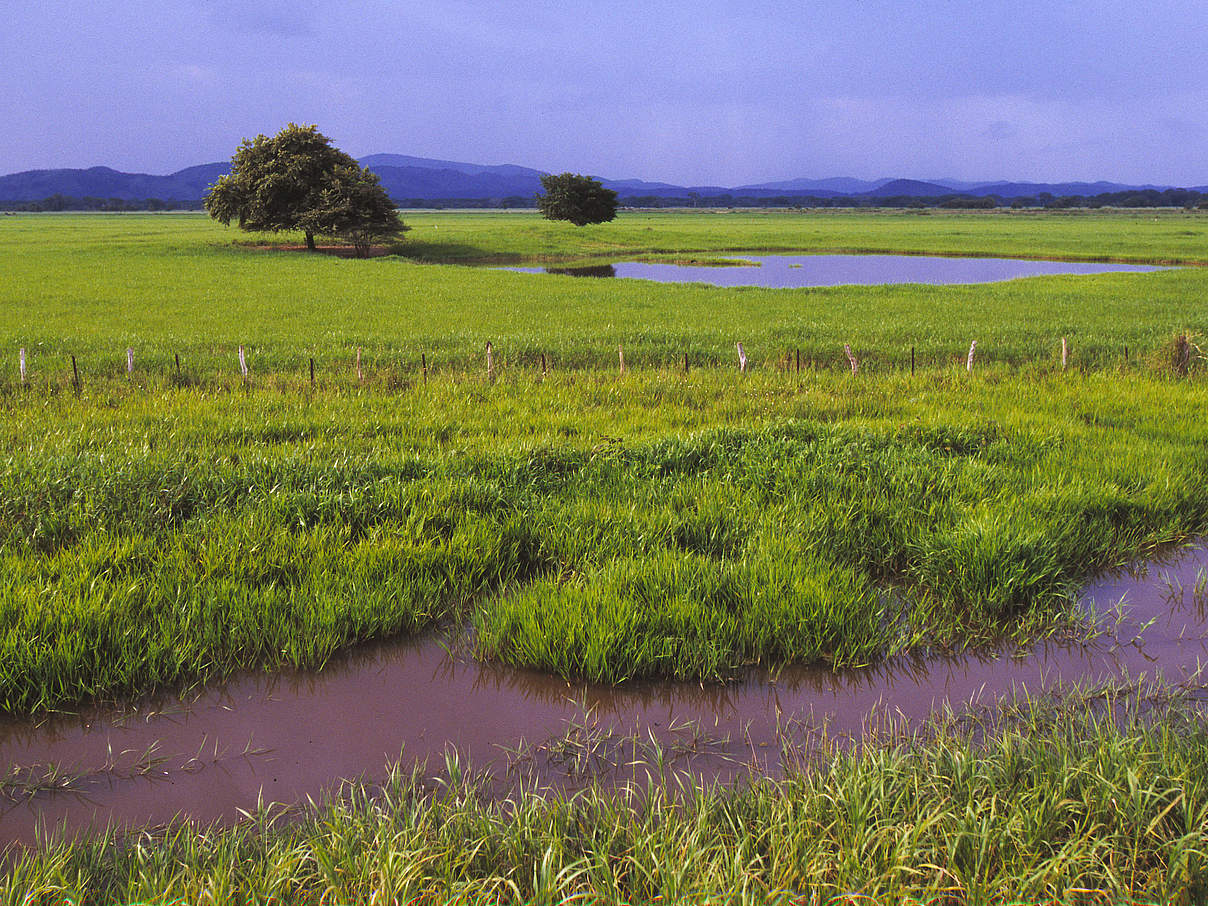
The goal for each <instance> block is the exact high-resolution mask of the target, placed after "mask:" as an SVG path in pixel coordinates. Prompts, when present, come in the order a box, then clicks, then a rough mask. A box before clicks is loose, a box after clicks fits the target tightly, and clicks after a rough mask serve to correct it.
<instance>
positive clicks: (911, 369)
mask: <svg viewBox="0 0 1208 906" xmlns="http://www.w3.org/2000/svg"><path fill="white" fill-rule="evenodd" d="M910 376H911V377H914V347H913V346H911V347H910Z"/></svg>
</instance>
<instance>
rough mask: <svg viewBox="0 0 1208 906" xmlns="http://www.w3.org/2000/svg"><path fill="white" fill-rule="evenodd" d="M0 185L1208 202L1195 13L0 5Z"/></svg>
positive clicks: (812, 4)
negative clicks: (141, 176)
mask: <svg viewBox="0 0 1208 906" xmlns="http://www.w3.org/2000/svg"><path fill="white" fill-rule="evenodd" d="M0 15H2V17H3V18H2V20H0V21H3V23H4V27H3V29H0V59H3V61H4V65H3V67H2V68H0V124H2V125H0V173H10V172H14V171H18V170H26V169H34V168H42V167H87V166H93V165H97V164H105V165H108V166H112V167H116V168H118V169H121V170H133V171H141V172H149V173H168V172H171V171H173V170H176V169H179V168H181V167H185V166H190V165H192V164H196V163H204V162H209V161H215V160H225V159H227V158H229V157H230V156H231V154H232V153H233V152H234V150H235V147H236V146H237V145H238V143H239V141H240V139H242V138H243V137H244V136H251V135H255V134H257V133H260V132H264V133H270V134H271V133H273V132H276V131H277V130H278V129H280V128H281V127H282V126H284V125H285V124H286V123H287V122H290V121H295V122H299V123H317V124H318V125H319V128H320V129H321V130H322V131H323V132H324V133H326V134H327V135H329V136H330V137H331V138H332V139H333V140H334V141H335V143H336V144H337V145H339V146H340V147H341V148H343V149H344V150H345V151H348V152H349V153H350V154H353V155H355V156H358V157H359V156H363V155H366V154H371V153H375V152H394V153H400V154H413V155H418V156H421V157H441V158H446V159H452V160H462V161H471V162H475V163H488V164H495V163H517V164H522V165H525V166H532V167H537V168H540V169H545V170H551V171H562V170H575V171H579V172H584V173H591V174H595V175H598V176H605V177H610V178H627V177H640V178H645V179H652V180H665V181H668V182H675V183H679V184H721V185H739V184H742V183H750V182H759V181H766V180H772V179H782V178H788V177H796V176H808V177H824V176H840V175H842V176H857V177H863V178H877V177H883V176H904V177H914V178H929V177H930V178H941V177H949V178H956V179H970V180H980V179H998V178H1009V179H1026V180H1044V181H1048V180H1072V179H1085V180H1094V179H1110V180H1116V181H1122V182H1138V183H1148V182H1152V183H1169V184H1175V185H1204V184H1208V53H1205V51H1204V37H1205V35H1208V6H1206V5H1205V4H1203V3H1201V2H1197V0H1154V2H1150V3H1138V2H1136V0H1103V2H1090V0H1040V2H1034V0H982V2H977V0H893V2H890V0H799V2H796V3H788V2H782V3H772V2H761V0H752V2H748V3H721V2H715V0H693V2H687V0H669V2H661V3H660V2H658V0H655V2H651V0H641V2H631V0H613V2H607V3H588V2H580V0H557V2H536V3H517V2H511V0H495V2H445V0H428V2H421V3H404V2H384V0H365V2H359V0H328V2H322V3H320V2H312V0H289V2H284V0H193V2H190V3H183V2H175V0H115V2H111V3H96V2H95V0H89V2H83V0H80V2H76V0H37V2H28V0H3V2H2V3H0Z"/></svg>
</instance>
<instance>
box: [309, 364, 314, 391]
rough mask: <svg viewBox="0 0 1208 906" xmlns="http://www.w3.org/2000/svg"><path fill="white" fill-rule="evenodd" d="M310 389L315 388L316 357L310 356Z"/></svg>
mask: <svg viewBox="0 0 1208 906" xmlns="http://www.w3.org/2000/svg"><path fill="white" fill-rule="evenodd" d="M310 389H311V390H314V389H315V358H314V356H311V357H310Z"/></svg>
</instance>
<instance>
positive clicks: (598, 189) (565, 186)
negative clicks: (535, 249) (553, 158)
mask: <svg viewBox="0 0 1208 906" xmlns="http://www.w3.org/2000/svg"><path fill="white" fill-rule="evenodd" d="M541 188H543V189H545V194H544V195H538V196H537V207H538V208H539V209H540V210H541V215H542V216H543V217H544V218H545V219H546V220H569V221H570V222H571V223H573V224H574V225H575V226H584V225H585V224H588V223H604V222H606V221H609V220H613V219H615V218H616V216H617V193H616V192H614V191H613V190H612V189H606V188H604V186H602V185H601V184H600V181H599V180H597V179H592V178H591V177H590V176H580V175H579V174H578V173H560V174H558V175H557V176H555V175H553V174H549V173H547V174H546V175H545V176H542V177H541Z"/></svg>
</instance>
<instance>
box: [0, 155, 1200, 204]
mask: <svg viewBox="0 0 1208 906" xmlns="http://www.w3.org/2000/svg"><path fill="white" fill-rule="evenodd" d="M361 163H362V164H363V165H365V166H367V167H369V168H370V169H371V170H373V171H374V172H375V173H377V174H378V176H379V177H380V179H381V181H382V186H383V187H384V188H385V189H386V192H387V193H388V194H389V195H390V197H391V198H393V199H395V200H396V201H409V200H419V199H430V200H433V201H441V200H456V199H465V200H499V201H502V200H503V199H508V198H522V199H524V200H526V201H527V200H529V199H531V198H532V197H533V196H534V195H535V194H537V193H538V192H540V191H541V175H542V172H543V171H541V170H535V169H532V168H531V167H522V166H518V165H516V164H494V165H490V164H471V163H462V162H458V161H449V160H437V159H432V158H426V157H411V156H409V155H406V154H371V155H369V156H368V157H363V158H361ZM229 169H230V164H229V163H226V162H219V163H212V164H201V165H199V166H195V167H187V168H185V169H184V170H178V171H177V172H175V173H170V174H168V175H166V176H154V175H151V174H148V173H122V172H120V171H118V170H113V169H110V168H109V167H90V168H88V169H84V170H74V169H70V170H69V169H63V170H26V171H24V172H22V173H11V174H9V175H7V176H0V202H29V201H40V200H42V199H44V198H48V197H50V196H53V195H63V196H68V197H72V198H87V197H92V198H117V199H121V200H123V201H142V200H145V199H149V198H160V199H164V200H166V201H167V200H171V201H180V202H193V203H196V202H198V201H200V200H201V198H202V197H203V196H204V195H205V193H206V190H207V189H208V188H209V187H210V186H211V185H212V184H213V183H214V182H215V181H216V180H217V179H218V178H219V177H220V176H222V175H223V174H224V173H226V172H227V171H228V170H229ZM600 181H601V182H602V183H603V184H604V185H605V186H606V187H608V188H610V189H613V190H615V191H616V192H617V193H618V194H619V195H620V196H621V198H622V200H624V199H625V198H627V197H629V198H641V197H647V198H677V199H686V200H688V199H691V200H692V201H697V200H700V201H707V200H708V199H719V200H724V198H725V197H728V198H736V197H747V198H780V197H793V196H797V197H805V196H812V197H815V198H839V197H844V196H857V197H859V198H869V199H877V198H890V197H893V196H917V197H935V196H942V195H952V194H965V195H977V196H983V195H996V196H998V197H1000V198H1015V197H1019V196H1035V195H1039V194H1041V193H1043V192H1047V193H1049V194H1051V195H1054V196H1058V197H1060V196H1064V195H1083V196H1088V195H1098V194H1101V193H1105V192H1125V191H1139V190H1144V189H1157V190H1162V189H1165V188H1169V187H1167V186H1151V185H1145V186H1132V185H1122V184H1120V183H1112V182H1094V183H1087V182H1068V183H1031V182H987V183H970V182H957V181H955V180H933V181H921V180H914V179H880V180H862V179H854V178H851V177H831V178H828V179H806V178H798V179H785V180H777V181H773V182H765V183H758V184H754V185H742V186H737V187H734V188H727V187H725V186H677V185H673V184H671V183H666V182H650V181H647V180H642V179H603V178H601V179H600ZM1196 191H1205V187H1203V186H1201V187H1198V189H1196Z"/></svg>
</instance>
